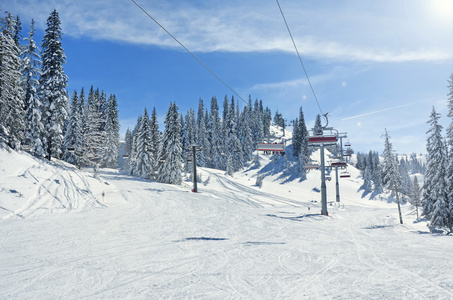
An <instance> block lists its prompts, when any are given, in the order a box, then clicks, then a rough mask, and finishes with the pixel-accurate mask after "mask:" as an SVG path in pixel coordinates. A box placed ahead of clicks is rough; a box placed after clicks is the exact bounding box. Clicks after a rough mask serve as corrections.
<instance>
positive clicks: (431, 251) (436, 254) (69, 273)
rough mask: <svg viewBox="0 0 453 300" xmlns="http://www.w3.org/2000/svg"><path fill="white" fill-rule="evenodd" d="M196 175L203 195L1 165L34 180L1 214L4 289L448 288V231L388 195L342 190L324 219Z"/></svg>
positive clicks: (63, 292)
mask: <svg viewBox="0 0 453 300" xmlns="http://www.w3.org/2000/svg"><path fill="white" fill-rule="evenodd" d="M68 168H69V169H70V171H69V170H68ZM203 172H205V173H207V174H209V175H210V176H211V182H210V183H209V184H208V185H207V186H200V187H199V189H200V192H199V193H192V192H190V191H189V189H188V188H184V187H183V186H173V185H165V184H158V183H155V182H150V181H146V180H141V179H139V178H134V177H131V176H127V175H123V174H120V173H118V172H116V171H108V170H103V171H102V179H101V180H97V179H93V178H90V174H88V173H86V172H82V171H78V170H75V169H72V168H70V167H65V166H52V167H50V166H48V165H46V164H42V165H41V164H38V165H32V166H28V167H25V168H21V169H20V170H19V171H18V172H14V173H13V174H9V175H8V176H10V178H9V179H8V178H7V179H5V180H4V181H3V182H12V181H13V180H17V179H15V178H18V177H19V178H21V180H22V179H27V180H29V181H32V182H35V183H36V184H32V188H31V190H28V191H26V190H24V191H23V195H24V197H28V198H26V199H24V205H23V206H22V207H20V209H16V210H14V214H12V213H10V214H9V215H7V217H4V218H3V219H2V220H1V221H0V265H1V266H2V268H0V278H2V279H1V280H0V299H56V298H60V299H61V298H65V299H81V298H83V299H99V298H101V299H125V298H129V299H131V298H133V299H161V298H165V299H187V298H190V299H200V298H201V299H452V298H453V261H452V260H451V259H449V257H451V249H453V240H452V237H451V236H443V235H435V234H422V233H419V232H418V231H417V230H416V229H415V228H414V227H412V226H411V225H410V224H409V223H408V225H399V224H398V220H397V212H396V208H395V206H394V205H391V204H387V203H376V202H375V201H370V200H367V199H358V198H357V197H356V198H354V195H353V194H352V193H351V192H344V197H342V201H343V202H342V205H344V208H342V209H340V208H338V207H337V206H329V213H330V216H329V217H326V216H320V215H319V214H317V213H313V212H312V213H310V211H307V206H311V207H313V210H316V211H317V209H318V207H319V203H315V204H314V203H312V202H310V201H309V200H308V199H301V200H299V197H298V196H297V195H293V193H292V194H288V195H287V196H283V195H281V193H280V194H279V193H277V192H275V193H266V192H264V191H262V190H260V189H258V188H256V187H251V186H248V185H247V183H246V182H243V181H239V180H238V179H235V178H231V177H225V176H223V175H222V173H221V172H219V171H216V170H209V169H203ZM351 182H352V181H351ZM107 183H108V184H107ZM266 184H269V183H268V182H266ZM348 184H349V183H348V181H345V182H344V185H345V187H344V188H345V190H346V191H347V188H348V186H347V185H348ZM350 184H351V189H350V190H354V189H356V185H353V184H355V183H350ZM17 189H18V190H19V188H17ZM104 189H106V202H105V203H101V202H100V198H99V194H100V192H101V191H103V190H104ZM354 192H355V190H354ZM14 199H15V198H14ZM403 209H404V210H403V212H404V213H405V214H404V217H405V218H408V216H409V208H407V207H405V206H403ZM50 212H54V213H50ZM55 212H57V213H55ZM17 216H22V217H24V218H18V217H17Z"/></svg>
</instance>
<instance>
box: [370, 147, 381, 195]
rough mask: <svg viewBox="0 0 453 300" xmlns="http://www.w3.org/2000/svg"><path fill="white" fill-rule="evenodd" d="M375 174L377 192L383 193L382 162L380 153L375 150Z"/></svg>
mask: <svg viewBox="0 0 453 300" xmlns="http://www.w3.org/2000/svg"><path fill="white" fill-rule="evenodd" d="M372 163H373V174H372V180H373V183H374V190H375V191H376V192H377V193H382V191H383V187H382V172H381V163H380V161H379V154H378V153H377V152H373V161H372Z"/></svg>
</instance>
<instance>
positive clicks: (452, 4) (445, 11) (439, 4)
mask: <svg viewBox="0 0 453 300" xmlns="http://www.w3.org/2000/svg"><path fill="white" fill-rule="evenodd" d="M431 3H432V5H433V8H434V10H435V11H436V13H437V14H438V15H439V16H442V17H446V18H453V0H431Z"/></svg>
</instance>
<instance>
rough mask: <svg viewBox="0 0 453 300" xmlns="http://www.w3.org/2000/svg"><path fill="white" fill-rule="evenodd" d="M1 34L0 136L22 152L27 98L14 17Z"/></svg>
mask: <svg viewBox="0 0 453 300" xmlns="http://www.w3.org/2000/svg"><path fill="white" fill-rule="evenodd" d="M2 21H3V22H2V32H1V33H0V44H1V47H0V136H2V140H4V141H5V142H7V143H8V145H9V146H10V147H12V148H13V149H19V146H20V142H21V140H22V139H23V136H24V135H23V132H24V129H25V124H24V98H23V93H24V91H23V89H22V85H21V77H22V76H21V72H20V68H21V59H20V48H19V45H18V44H17V43H16V41H15V40H14V38H16V37H17V32H16V30H17V27H16V20H15V19H14V18H13V16H12V15H11V13H7V16H6V17H5V18H4V19H3V20H2Z"/></svg>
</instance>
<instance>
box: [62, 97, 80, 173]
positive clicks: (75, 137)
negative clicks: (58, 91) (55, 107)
mask: <svg viewBox="0 0 453 300" xmlns="http://www.w3.org/2000/svg"><path fill="white" fill-rule="evenodd" d="M79 110H80V103H79V97H78V95H77V91H74V94H73V96H72V98H71V105H70V110H69V118H68V123H67V125H66V127H67V129H66V132H65V136H64V141H63V147H62V148H63V160H65V161H67V162H68V163H70V164H74V165H78V164H79V161H78V157H77V155H76V153H78V152H80V148H81V147H82V143H81V140H80V137H81V136H82V134H83V129H82V120H81V119H80V116H81V113H80V111H79Z"/></svg>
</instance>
